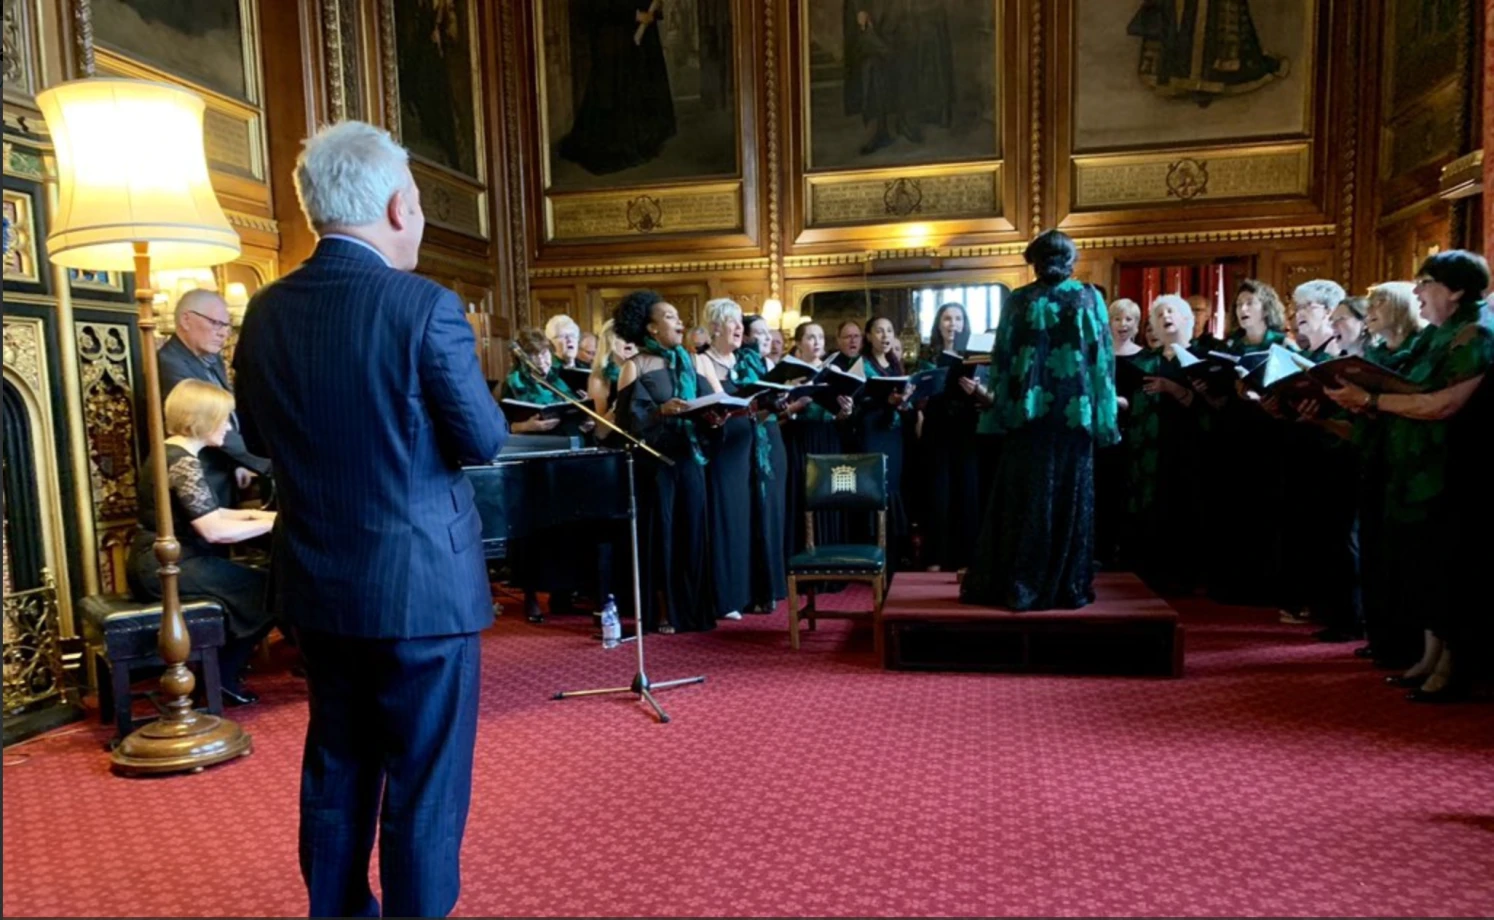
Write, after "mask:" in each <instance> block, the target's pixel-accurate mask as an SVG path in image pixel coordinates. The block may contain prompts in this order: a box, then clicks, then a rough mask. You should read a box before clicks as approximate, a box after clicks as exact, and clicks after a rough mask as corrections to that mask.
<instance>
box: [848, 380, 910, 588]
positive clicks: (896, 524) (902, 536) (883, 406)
mask: <svg viewBox="0 0 1494 920" xmlns="http://www.w3.org/2000/svg"><path fill="white" fill-rule="evenodd" d="M867 365H868V374H867V375H868V376H885V373H886V372H883V371H881V370H880V369H878V368H876V367H875V366H874V365H873V364H872V362H871V359H870V358H868V359H867ZM911 423H912V420H911V417H910V416H909V415H908V413H905V412H900V411H898V410H897V409H896V408H894V407H892V406H891V405H888V404H887V403H886V402H881V403H879V404H877V403H862V405H861V406H860V407H859V410H858V411H857V413H856V415H855V420H854V424H853V426H852V428H851V437H852V438H853V445H854V449H855V450H856V451H858V452H861V453H868V454H882V455H883V456H885V457H886V458H887V567H888V570H889V571H895V570H896V569H897V568H898V564H899V563H900V562H901V560H902V559H903V558H904V556H905V554H906V548H907V541H908V514H907V509H906V508H905V507H904V505H903V488H902V485H903V426H904V425H907V424H911ZM852 523H854V524H855V526H854V527H853V528H852V539H853V540H854V541H855V542H858V543H874V542H876V538H877V532H876V518H875V515H866V516H864V519H862V520H856V521H853V522H852Z"/></svg>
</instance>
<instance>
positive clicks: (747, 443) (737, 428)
mask: <svg viewBox="0 0 1494 920" xmlns="http://www.w3.org/2000/svg"><path fill="white" fill-rule="evenodd" d="M705 320H706V329H707V330H708V331H709V332H710V333H711V341H710V342H709V343H708V344H707V345H706V350H705V351H703V352H701V353H700V354H698V355H696V356H695V363H696V367H697V368H698V369H699V371H700V375H701V377H703V378H705V379H706V380H708V381H709V382H710V385H711V387H710V390H711V391H712V392H717V393H726V394H727V395H729V396H735V395H736V393H737V390H738V389H739V385H738V383H737V380H736V372H737V362H738V358H737V350H738V349H739V348H741V346H742V308H741V307H740V306H738V305H737V302H736V301H734V300H731V299H729V298H725V297H718V298H716V299H715V300H711V301H707V303H706V305H705ZM702 395H704V394H702ZM753 441H754V433H753V420H752V419H751V418H748V417H747V416H745V415H736V416H733V417H731V418H728V419H726V420H725V422H724V423H723V424H722V425H721V427H720V428H718V429H716V430H715V431H713V432H712V433H711V437H710V438H709V439H708V443H707V447H706V454H707V456H708V457H709V459H710V462H709V463H707V464H706V493H707V495H708V497H709V499H710V501H709V505H708V507H709V520H710V529H711V541H710V542H711V585H712V594H713V596H714V597H715V599H716V616H718V617H720V618H722V619H725V620H740V619H741V618H742V611H743V610H744V609H746V607H747V605H748V603H749V602H750V601H751V600H752V580H751V579H752V532H751V530H750V529H749V525H750V523H751V521H752V488H751V486H752V479H753V469H752V462H753V457H754V452H753Z"/></svg>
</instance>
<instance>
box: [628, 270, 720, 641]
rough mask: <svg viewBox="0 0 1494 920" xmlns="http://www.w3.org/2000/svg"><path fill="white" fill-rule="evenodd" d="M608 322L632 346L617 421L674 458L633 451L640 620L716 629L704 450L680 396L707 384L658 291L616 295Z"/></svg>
mask: <svg viewBox="0 0 1494 920" xmlns="http://www.w3.org/2000/svg"><path fill="white" fill-rule="evenodd" d="M612 330H613V332H615V333H616V334H617V336H618V337H619V338H621V339H622V340H623V341H625V342H631V343H632V344H634V345H636V346H638V354H636V355H634V356H633V357H632V358H630V359H628V362H627V363H626V364H624V365H623V369H622V374H621V376H620V377H619V378H618V382H617V419H618V422H619V424H621V425H622V427H623V428H624V429H626V430H627V431H629V432H630V433H632V434H633V435H634V436H635V437H638V438H639V439H641V440H642V441H643V442H644V443H646V444H648V445H649V446H650V447H652V448H653V449H655V450H657V451H658V452H659V453H661V454H663V455H664V456H666V457H668V458H669V459H670V460H671V461H673V465H672V466H671V465H667V464H663V463H658V462H656V461H654V460H652V459H651V458H650V457H648V456H646V455H640V456H639V465H638V473H637V475H638V480H637V483H638V551H639V559H638V568H639V573H640V575H641V577H642V580H643V584H642V597H643V610H641V611H639V613H640V614H641V615H642V617H643V626H644V629H647V630H654V629H657V630H658V631H659V632H662V633H673V632H676V631H681V630H705V629H714V628H715V627H716V614H715V611H714V610H713V607H712V602H711V595H710V591H709V585H708V584H707V581H708V578H707V575H706V572H707V571H708V566H707V565H706V562H707V559H708V556H707V545H706V543H707V536H706V534H707V531H708V529H709V528H708V520H707V515H706V479H705V463H706V458H705V454H704V453H703V452H702V450H701V446H702V445H701V439H700V433H699V432H697V431H696V430H695V422H693V421H691V420H690V419H686V418H681V417H680V414H681V413H682V412H684V411H685V403H686V401H687V400H691V399H695V398H696V397H697V396H703V395H705V394H707V393H709V392H710V384H709V383H708V382H707V381H705V380H703V379H701V378H700V377H699V375H698V374H697V372H696V369H695V359H694V357H693V356H692V355H691V353H690V351H689V350H688V349H686V348H685V345H684V342H685V325H684V323H682V322H680V314H679V311H678V310H676V309H675V308H674V305H673V304H671V303H669V302H668V301H667V300H665V299H664V298H663V297H662V296H661V295H660V294H658V293H657V292H655V291H634V292H633V293H631V294H629V295H628V296H627V297H624V298H623V299H622V302H621V303H619V304H618V305H617V310H616V312H615V313H614V314H613V316H612ZM744 488H745V485H744ZM661 606H662V610H661ZM661 612H662V614H663V616H662V618H661V616H660V614H661Z"/></svg>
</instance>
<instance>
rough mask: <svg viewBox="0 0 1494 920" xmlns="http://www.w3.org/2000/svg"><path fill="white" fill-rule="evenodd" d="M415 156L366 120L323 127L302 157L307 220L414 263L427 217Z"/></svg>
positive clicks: (299, 169) (400, 264)
mask: <svg viewBox="0 0 1494 920" xmlns="http://www.w3.org/2000/svg"><path fill="white" fill-rule="evenodd" d="M409 159H410V156H409V153H408V152H407V151H406V150H405V148H403V147H401V146H400V145H399V144H397V143H395V141H394V139H393V138H391V137H390V136H389V133H388V132H387V131H384V130H382V129H380V128H376V127H374V126H373V125H370V124H367V123H365V122H361V121H343V122H338V123H337V124H335V125H331V126H329V127H326V128H323V129H322V130H320V131H318V132H317V133H316V134H315V135H313V136H312V137H310V138H308V139H307V140H306V143H305V147H304V149H302V151H301V155H300V156H299V157H298V158H297V159H296V174H295V178H296V194H297V195H298V196H299V198H300V200H301V209H302V210H303V211H304V212H305V213H306V220H307V221H308V222H309V223H310V224H311V226H312V227H313V228H315V229H316V230H317V232H318V233H323V234H325V233H334V232H335V233H347V234H349V235H352V236H357V237H358V238H359V239H362V240H364V241H365V242H367V243H369V244H370V245H372V246H374V248H376V249H378V250H379V251H381V252H383V253H384V256H385V257H386V258H388V259H389V261H390V262H391V263H393V264H394V265H395V267H396V268H405V269H410V268H414V260H415V259H416V258H417V255H418V251H419V248H420V237H421V236H422V235H423V234H424V230H425V219H424V215H422V214H421V213H420V197H419V193H418V191H417V190H416V189H415V183H414V180H413V178H412V177H411V175H410V166H409ZM404 263H408V264H404Z"/></svg>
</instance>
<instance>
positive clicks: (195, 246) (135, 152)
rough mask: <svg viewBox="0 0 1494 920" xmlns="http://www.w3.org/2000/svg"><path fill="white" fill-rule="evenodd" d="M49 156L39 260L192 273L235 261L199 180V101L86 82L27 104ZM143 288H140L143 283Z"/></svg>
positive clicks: (155, 86)
mask: <svg viewBox="0 0 1494 920" xmlns="http://www.w3.org/2000/svg"><path fill="white" fill-rule="evenodd" d="M36 103H37V106H38V107H39V108H40V109H41V112H42V116H43V117H44V118H45V119H46V121H47V130H48V131H49V132H50V133H51V135H52V143H53V145H54V146H55V148H56V152H57V177H58V189H59V201H58V207H57V219H56V220H55V221H53V224H52V228H51V233H49V234H48V236H47V254H48V255H49V256H50V257H51V259H52V261H53V262H55V263H57V264H58V265H62V266H64V267H67V268H86V269H93V270H95V271H120V272H129V271H134V270H135V249H134V244H136V243H148V244H149V246H150V249H149V253H150V264H151V267H152V269H173V268H198V267H202V266H207V265H217V264H219V263H222V262H231V261H233V260H234V259H236V258H238V256H239V236H238V234H237V233H235V232H234V230H233V228H232V227H230V226H229V224H228V219H227V218H226V217H224V216H223V208H222V207H220V206H219V204H218V198H217V196H216V195H215V194H214V193H213V186H212V183H211V182H210V181H209V179H208V167H207V155H206V153H205V152H204V149H203V140H202V116H203V110H204V108H205V105H204V103H203V100H202V97H201V96H198V95H197V94H196V93H193V92H191V91H189V90H185V89H181V88H179V87H175V86H170V85H168V84H165V83H153V82H149V81H146V80H122V79H114V78H108V79H101V78H90V79H85V80H74V81H71V82H68V83H62V84H59V85H58V86H54V87H52V88H51V89H48V90H45V91H43V92H41V93H39V94H37V97H36ZM144 280H145V279H142V282H144Z"/></svg>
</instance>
